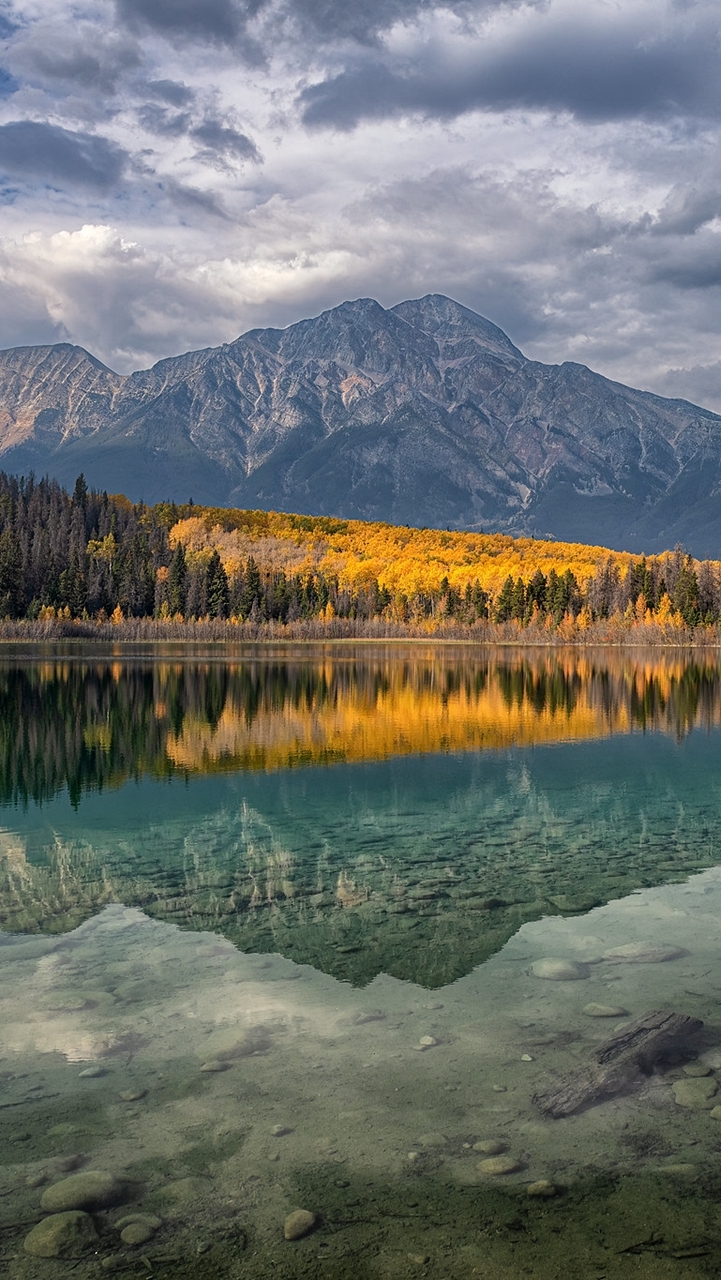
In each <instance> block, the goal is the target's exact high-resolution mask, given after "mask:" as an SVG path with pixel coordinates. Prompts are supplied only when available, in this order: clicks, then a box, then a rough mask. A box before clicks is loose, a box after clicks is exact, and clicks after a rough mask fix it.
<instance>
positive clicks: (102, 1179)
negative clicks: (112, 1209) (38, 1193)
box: [40, 1169, 121, 1213]
mask: <svg viewBox="0 0 721 1280" xmlns="http://www.w3.org/2000/svg"><path fill="white" fill-rule="evenodd" d="M120 1194H121V1187H120V1185H119V1183H118V1182H117V1181H116V1180H115V1178H114V1177H113V1175H112V1173H104V1172H103V1171H102V1170H100V1169H93V1170H88V1171H87V1172H86V1173H74V1174H73V1175H72V1176H71V1177H70V1178H63V1179H62V1181H61V1182H54V1183H53V1185H52V1186H51V1187H48V1189H47V1191H44V1192H43V1195H42V1199H41V1201H40V1207H41V1208H42V1209H44V1210H45V1212H46V1213H62V1212H64V1211H65V1210H67V1209H106V1208H107V1207H108V1205H111V1204H114V1203H115V1201H116V1200H118V1199H119V1197H120Z"/></svg>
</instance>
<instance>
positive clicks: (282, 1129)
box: [270, 1124, 294, 1138]
mask: <svg viewBox="0 0 721 1280" xmlns="http://www.w3.org/2000/svg"><path fill="white" fill-rule="evenodd" d="M293 1132H294V1131H293V1129H292V1128H291V1127H290V1125H288V1124H274V1125H273V1128H272V1129H271V1131H270V1133H271V1137H273V1138H284V1137H285V1136H286V1134H288V1133H293Z"/></svg>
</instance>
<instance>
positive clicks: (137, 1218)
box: [115, 1213, 163, 1231]
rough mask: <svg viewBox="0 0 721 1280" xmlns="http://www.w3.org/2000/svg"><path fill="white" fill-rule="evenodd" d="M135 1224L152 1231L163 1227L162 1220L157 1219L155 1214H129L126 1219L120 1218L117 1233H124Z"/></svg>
mask: <svg viewBox="0 0 721 1280" xmlns="http://www.w3.org/2000/svg"><path fill="white" fill-rule="evenodd" d="M135 1222H140V1223H142V1225H143V1226H144V1227H147V1228H148V1230H150V1231H157V1230H158V1228H159V1227H162V1225H163V1220H162V1218H156V1216H155V1214H154V1213H127V1214H126V1215H125V1217H124V1218H118V1221H117V1222H116V1223H115V1230H116V1231H124V1230H125V1228H126V1227H130V1226H132V1225H133V1223H135Z"/></svg>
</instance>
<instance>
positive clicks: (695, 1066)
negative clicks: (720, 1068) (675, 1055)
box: [683, 1062, 711, 1079]
mask: <svg viewBox="0 0 721 1280" xmlns="http://www.w3.org/2000/svg"><path fill="white" fill-rule="evenodd" d="M683 1073H684V1075H685V1076H691V1077H695V1078H697V1079H701V1078H702V1077H704V1076H710V1075H711V1068H710V1066H709V1065H708V1063H706V1062H687V1063H686V1065H685V1066H684V1067H683Z"/></svg>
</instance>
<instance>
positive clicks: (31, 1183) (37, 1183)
mask: <svg viewBox="0 0 721 1280" xmlns="http://www.w3.org/2000/svg"><path fill="white" fill-rule="evenodd" d="M47 1181H48V1175H47V1173H45V1171H44V1170H42V1169H41V1170H40V1172H39V1173H31V1174H29V1176H28V1177H27V1178H26V1179H25V1186H26V1187H31V1188H32V1189H33V1190H34V1189H35V1187H42V1186H44V1185H45V1183H46V1182H47Z"/></svg>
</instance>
